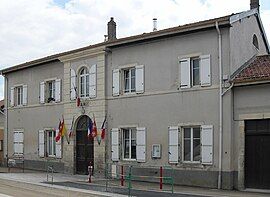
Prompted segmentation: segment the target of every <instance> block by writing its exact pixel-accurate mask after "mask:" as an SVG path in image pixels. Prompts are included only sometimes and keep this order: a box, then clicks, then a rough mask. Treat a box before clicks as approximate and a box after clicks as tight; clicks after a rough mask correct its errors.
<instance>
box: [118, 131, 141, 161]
mask: <svg viewBox="0 0 270 197" xmlns="http://www.w3.org/2000/svg"><path fill="white" fill-rule="evenodd" d="M124 130H129V158H125V139H124ZM132 132H134V136H135V147H136V151H137V146H136V144H137V139H136V132H137V131H136V128H135V127H129V128H121V133H122V159H123V161H137V154H135V157H136V158H135V159H133V158H131V142H132V135H131V133H132Z"/></svg>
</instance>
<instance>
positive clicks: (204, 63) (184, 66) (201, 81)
mask: <svg viewBox="0 0 270 197" xmlns="http://www.w3.org/2000/svg"><path fill="white" fill-rule="evenodd" d="M210 63H211V60H210V55H201V56H199V57H192V58H183V59H181V60H180V61H179V72H180V74H179V78H180V88H182V89H183V88H190V87H192V86H210V85H211V66H210Z"/></svg>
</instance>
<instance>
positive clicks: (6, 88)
mask: <svg viewBox="0 0 270 197" xmlns="http://www.w3.org/2000/svg"><path fill="white" fill-rule="evenodd" d="M4 77H5V98H4V99H5V108H4V109H5V131H4V134H6V143H5V147H6V151H5V153H6V159H7V161H6V162H7V164H8V103H9V102H8V99H9V97H8V78H7V76H4Z"/></svg>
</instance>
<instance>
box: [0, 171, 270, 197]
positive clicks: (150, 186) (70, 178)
mask: <svg viewBox="0 0 270 197" xmlns="http://www.w3.org/2000/svg"><path fill="white" fill-rule="evenodd" d="M14 171H15V172H14ZM1 172H4V173H1ZM50 178H51V177H49V181H50ZM0 179H6V180H10V181H17V182H23V183H29V184H35V185H40V186H45V187H56V188H57V187H59V188H62V189H63V188H66V189H69V190H72V189H75V190H78V191H81V192H90V193H91V192H92V193H93V192H97V194H98V195H104V196H121V195H120V194H119V193H118V194H113V193H107V192H103V191H105V187H104V185H105V183H106V182H105V180H104V179H102V180H100V179H95V178H93V181H92V183H91V184H90V183H88V182H87V181H88V177H87V176H86V175H69V174H61V173H54V177H53V182H54V183H53V184H49V183H48V182H47V174H46V173H45V172H39V171H29V170H25V172H24V173H23V172H22V170H14V169H12V171H11V172H10V173H7V169H5V168H0ZM46 182H47V183H46ZM108 184H109V186H110V188H119V184H120V182H119V180H114V181H109V182H108ZM125 184H127V183H125ZM126 188H127V187H122V188H121V187H120V189H122V190H124V192H122V194H128V193H127V192H128V190H127V189H126ZM164 188H165V189H167V190H168V189H170V187H169V186H164ZM94 190H95V191H94ZM140 190H142V191H145V190H147V191H151V192H155V193H156V192H158V193H160V194H164V196H167V194H168V192H167V193H164V192H161V191H160V190H159V185H158V183H146V182H137V181H132V190H131V191H132V194H133V195H135V194H136V192H137V191H140ZM110 191H112V192H114V191H116V190H110ZM120 193H121V192H120ZM148 193H149V192H148ZM137 194H139V193H138V192H137ZM142 194H144V193H143V192H142ZM165 194H166V195H165ZM174 194H175V195H176V196H185V195H190V196H209V197H210V196H215V197H216V196H221V197H225V196H226V197H227V196H229V197H242V196H245V197H252V196H257V197H263V196H268V197H269V196H270V193H259V192H250V191H231V190H217V189H207V188H199V187H186V186H174ZM139 196H141V195H139ZM142 196H144V195H142ZM145 196H148V195H147V192H146V193H145ZM159 196H163V195H159Z"/></svg>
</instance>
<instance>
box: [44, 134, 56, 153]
mask: <svg viewBox="0 0 270 197" xmlns="http://www.w3.org/2000/svg"><path fill="white" fill-rule="evenodd" d="M50 133H52V138H51V139H52V143H51V150H52V153H53V154H50V153H49V148H50V147H49V144H50ZM45 135H46V139H45V142H46V153H47V154H46V155H45V156H46V157H56V141H55V137H56V135H57V134H56V131H55V130H45Z"/></svg>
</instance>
